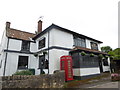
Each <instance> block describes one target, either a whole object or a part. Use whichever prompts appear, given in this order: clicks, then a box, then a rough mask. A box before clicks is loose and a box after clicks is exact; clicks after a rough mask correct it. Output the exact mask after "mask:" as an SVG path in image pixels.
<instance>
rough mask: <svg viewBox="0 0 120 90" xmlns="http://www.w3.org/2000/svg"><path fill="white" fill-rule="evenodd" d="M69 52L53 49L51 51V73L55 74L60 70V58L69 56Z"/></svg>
mask: <svg viewBox="0 0 120 90" xmlns="http://www.w3.org/2000/svg"><path fill="white" fill-rule="evenodd" d="M68 54H69V51H66V50H58V49H52V50H50V58H49V73H50V74H53V72H54V71H55V70H60V57H61V56H63V55H68Z"/></svg>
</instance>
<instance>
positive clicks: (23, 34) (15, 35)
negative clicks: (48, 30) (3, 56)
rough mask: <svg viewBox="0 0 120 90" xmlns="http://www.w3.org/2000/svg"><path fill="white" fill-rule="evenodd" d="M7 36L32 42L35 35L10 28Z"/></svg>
mask: <svg viewBox="0 0 120 90" xmlns="http://www.w3.org/2000/svg"><path fill="white" fill-rule="evenodd" d="M6 36H7V37H10V38H15V39H21V40H28V41H30V38H33V37H34V36H35V34H33V33H29V32H25V31H20V30H16V29H13V28H10V29H9V30H6Z"/></svg>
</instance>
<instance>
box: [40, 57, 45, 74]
mask: <svg viewBox="0 0 120 90" xmlns="http://www.w3.org/2000/svg"><path fill="white" fill-rule="evenodd" d="M44 68H45V55H42V56H39V69H40V73H43V69H44Z"/></svg>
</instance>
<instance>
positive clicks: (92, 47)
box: [90, 42, 98, 50]
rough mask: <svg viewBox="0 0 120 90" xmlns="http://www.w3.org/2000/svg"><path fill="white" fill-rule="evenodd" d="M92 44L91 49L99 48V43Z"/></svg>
mask: <svg viewBox="0 0 120 90" xmlns="http://www.w3.org/2000/svg"><path fill="white" fill-rule="evenodd" d="M90 44H91V49H94V50H98V45H97V43H94V42H90Z"/></svg>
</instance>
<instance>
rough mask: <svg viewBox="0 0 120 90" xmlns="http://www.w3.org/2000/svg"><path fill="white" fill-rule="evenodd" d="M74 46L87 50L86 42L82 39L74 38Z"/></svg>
mask: <svg viewBox="0 0 120 90" xmlns="http://www.w3.org/2000/svg"><path fill="white" fill-rule="evenodd" d="M73 40H74V46H79V47H84V48H86V40H85V38H82V37H77V36H73Z"/></svg>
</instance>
